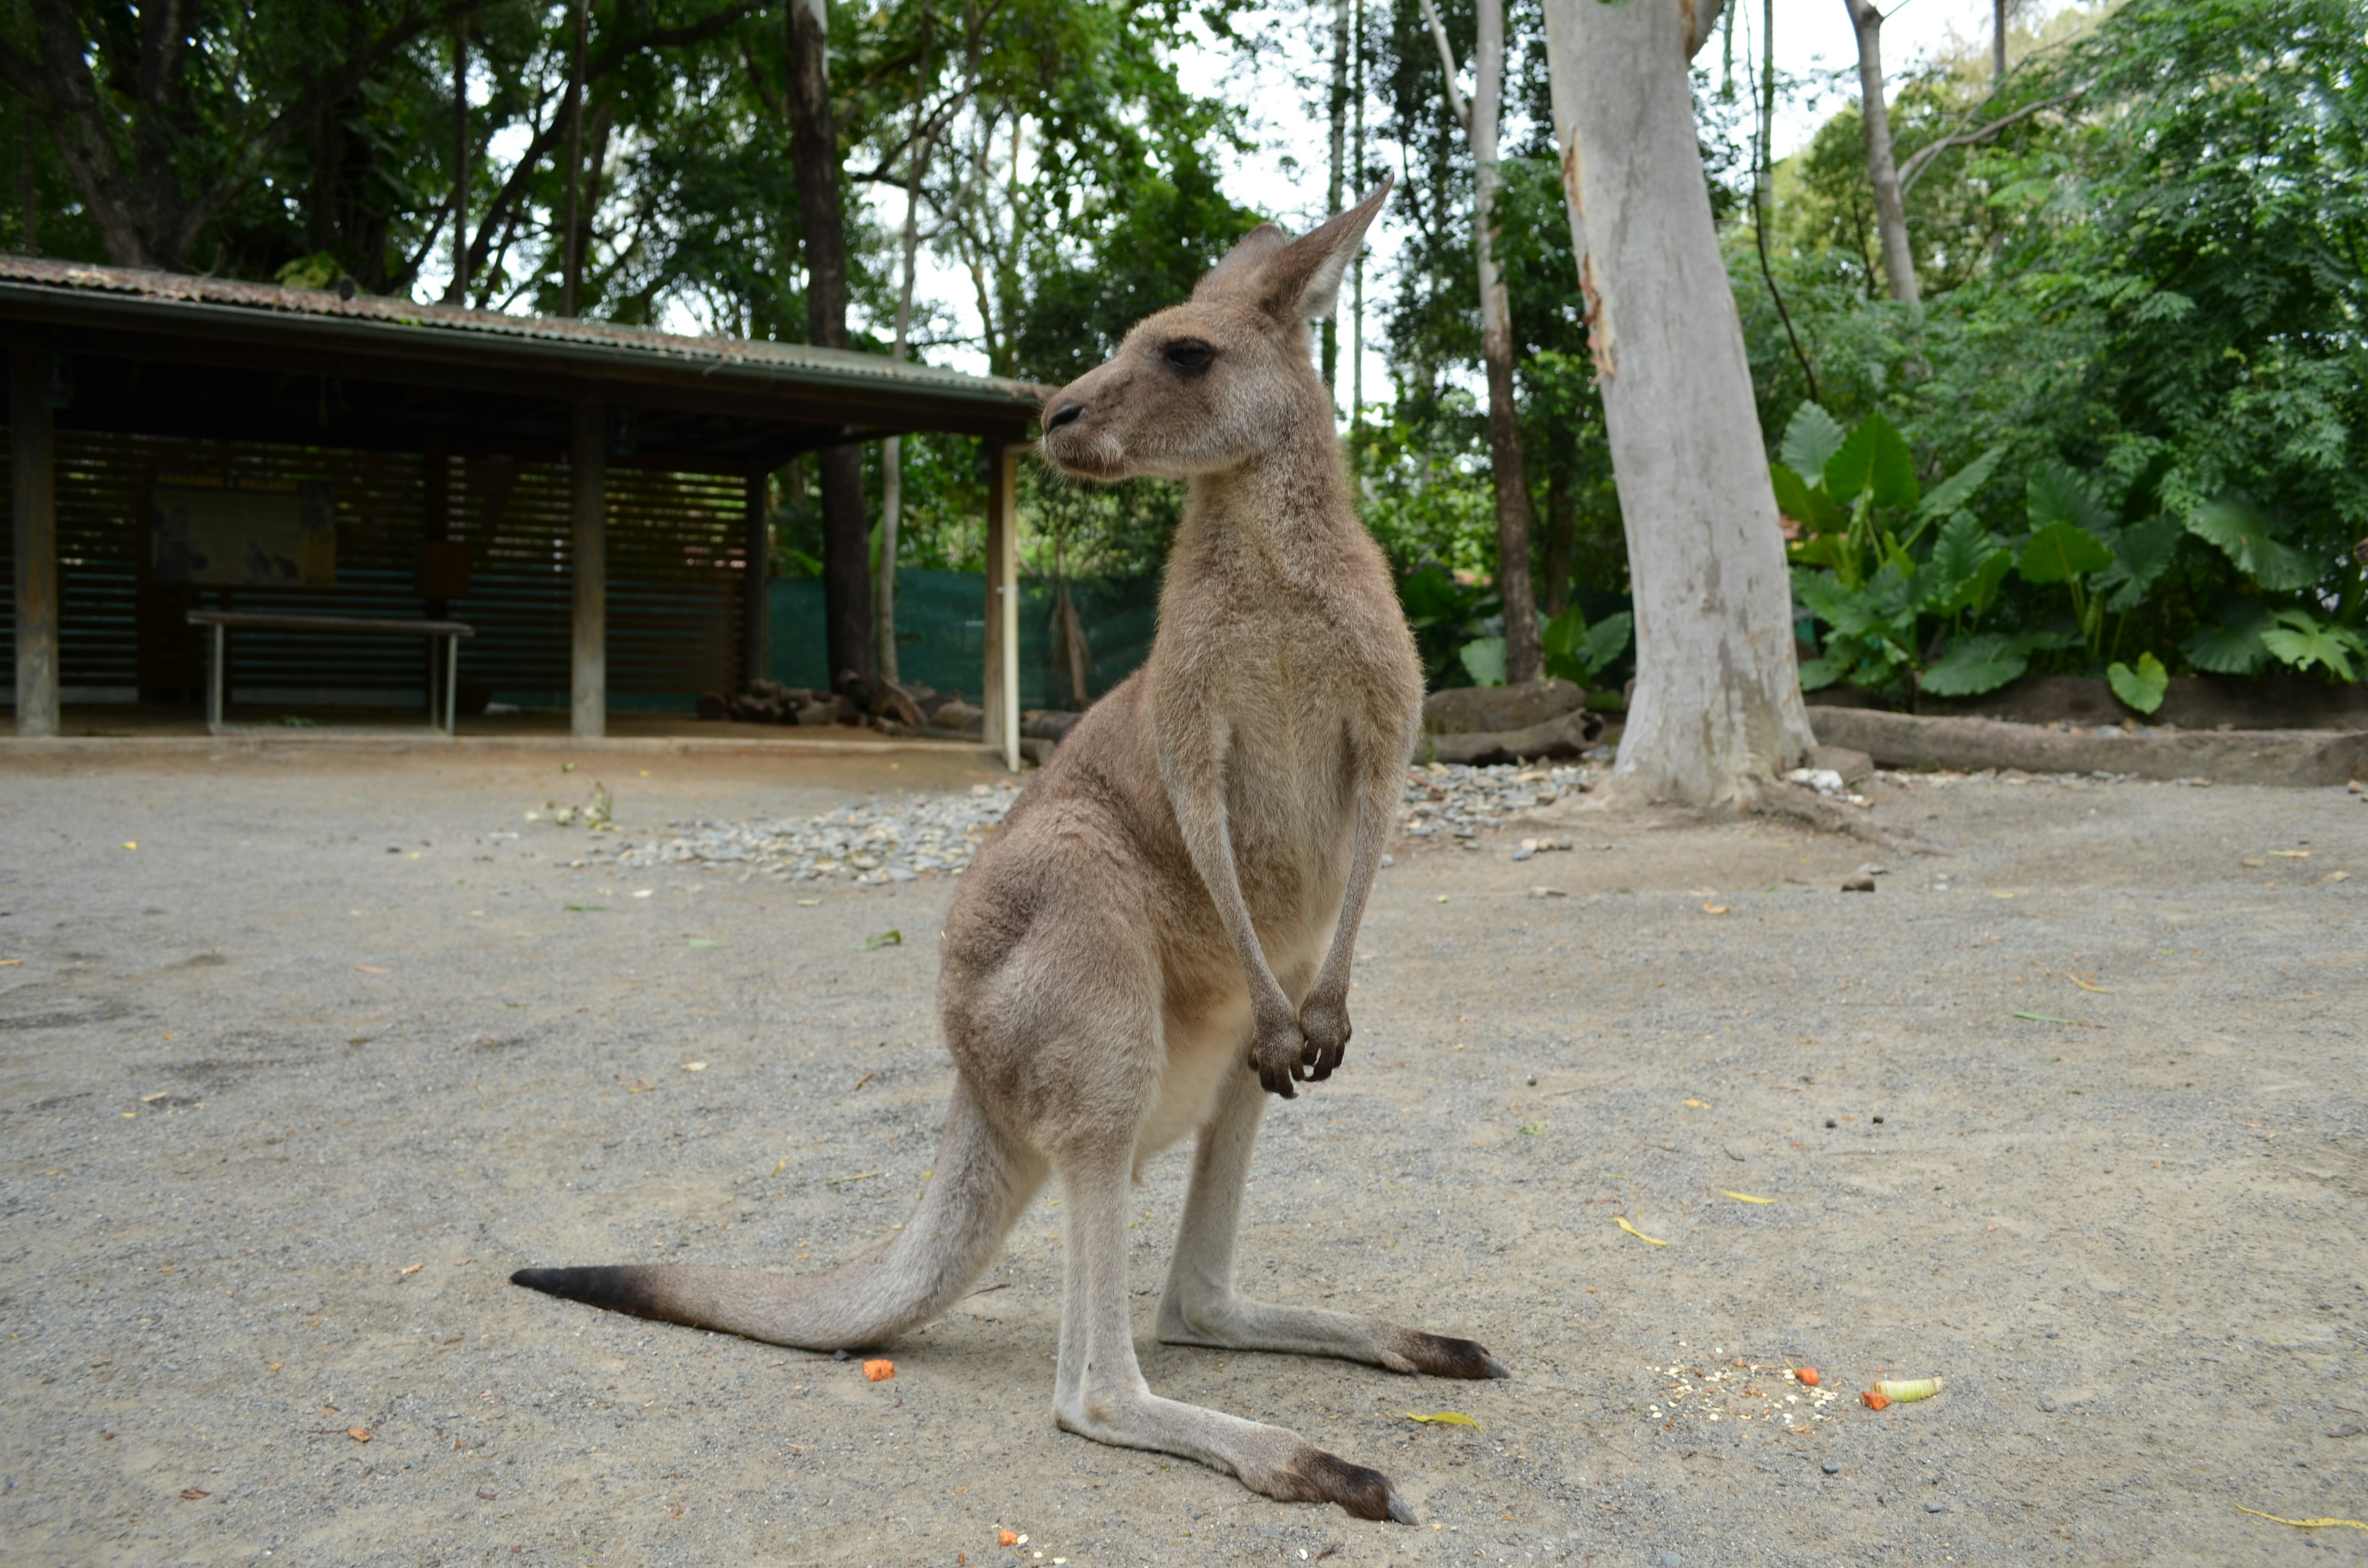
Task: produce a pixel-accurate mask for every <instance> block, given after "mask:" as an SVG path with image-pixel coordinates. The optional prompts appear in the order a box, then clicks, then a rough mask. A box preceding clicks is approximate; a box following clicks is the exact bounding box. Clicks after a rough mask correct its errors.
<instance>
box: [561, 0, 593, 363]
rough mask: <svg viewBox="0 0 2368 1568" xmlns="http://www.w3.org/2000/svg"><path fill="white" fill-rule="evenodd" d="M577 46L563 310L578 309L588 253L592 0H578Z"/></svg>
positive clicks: (570, 92)
mask: <svg viewBox="0 0 2368 1568" xmlns="http://www.w3.org/2000/svg"><path fill="white" fill-rule="evenodd" d="M570 8H571V9H572V10H573V11H574V12H575V50H574V52H572V53H571V54H570V55H569V56H568V64H567V182H566V191H567V196H566V207H565V211H564V214H563V216H562V217H561V219H560V225H561V233H562V235H563V238H562V240H561V243H560V253H559V313H560V314H561V315H563V316H572V315H574V314H575V290H576V287H577V285H578V283H579V282H580V281H581V279H582V278H583V273H584V257H583V255H582V253H581V252H580V251H579V250H578V249H577V248H576V240H577V237H578V235H579V234H580V233H581V232H582V231H581V229H580V228H579V226H578V224H577V222H576V215H577V210H578V208H579V205H580V201H581V196H582V191H581V187H582V186H583V183H584V49H585V45H586V41H587V37H586V35H587V33H588V31H589V28H590V25H591V24H590V12H591V8H592V0H575V4H574V6H572V7H570Z"/></svg>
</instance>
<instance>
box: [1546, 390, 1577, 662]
mask: <svg viewBox="0 0 2368 1568" xmlns="http://www.w3.org/2000/svg"><path fill="white" fill-rule="evenodd" d="M1561 434H1562V433H1561V432H1550V433H1549V434H1548V436H1547V437H1546V439H1547V441H1548V442H1549V446H1548V448H1547V452H1546V543H1545V551H1544V553H1545V560H1544V562H1543V566H1544V568H1545V574H1546V581H1545V600H1546V619H1548V620H1552V619H1554V617H1556V616H1558V615H1560V614H1561V613H1562V612H1563V611H1565V610H1566V609H1568V608H1570V549H1571V539H1572V536H1573V535H1575V534H1577V531H1578V474H1577V472H1576V470H1575V465H1574V464H1573V463H1572V461H1571V443H1570V442H1569V441H1568V440H1565V439H1559V438H1557V437H1559V436H1560V435H1561Z"/></svg>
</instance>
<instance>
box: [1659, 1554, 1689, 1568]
mask: <svg viewBox="0 0 2368 1568" xmlns="http://www.w3.org/2000/svg"><path fill="white" fill-rule="evenodd" d="M1684 1561H1685V1560H1684V1559H1683V1558H1681V1557H1679V1555H1678V1554H1677V1553H1676V1552H1674V1551H1665V1552H1663V1553H1661V1568H1679V1563H1681V1562H1684Z"/></svg>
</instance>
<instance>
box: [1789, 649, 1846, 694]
mask: <svg viewBox="0 0 2368 1568" xmlns="http://www.w3.org/2000/svg"><path fill="white" fill-rule="evenodd" d="M1850 663H1851V661H1850V655H1848V654H1847V653H1835V652H1833V651H1832V650H1831V649H1828V650H1827V651H1826V652H1825V653H1820V654H1818V655H1817V656H1816V658H1814V659H1811V660H1810V661H1809V662H1808V663H1807V664H1805V665H1802V666H1801V689H1802V690H1803V691H1823V690H1824V689H1825V688H1826V687H1829V686H1831V685H1833V684H1834V682H1836V681H1838V680H1839V679H1841V678H1842V676H1846V675H1848V674H1849V673H1850Z"/></svg>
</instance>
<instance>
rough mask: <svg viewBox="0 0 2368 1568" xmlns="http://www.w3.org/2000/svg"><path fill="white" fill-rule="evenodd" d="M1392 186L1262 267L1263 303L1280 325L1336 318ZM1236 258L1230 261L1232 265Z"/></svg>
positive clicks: (1260, 290)
mask: <svg viewBox="0 0 2368 1568" xmlns="http://www.w3.org/2000/svg"><path fill="white" fill-rule="evenodd" d="M1390 183H1391V182H1390V181H1389V180H1387V179H1383V181H1382V183H1381V187H1380V188H1378V189H1376V190H1375V191H1374V192H1373V193H1372V195H1371V196H1368V197H1367V198H1365V199H1364V200H1362V201H1360V202H1359V203H1357V205H1355V206H1354V207H1351V208H1349V210H1347V211H1345V212H1342V213H1340V214H1338V216H1336V217H1334V218H1332V219H1330V220H1329V221H1327V222H1326V223H1325V224H1324V225H1323V226H1322V227H1321V228H1317V229H1313V230H1310V231H1309V232H1308V233H1305V234H1303V235H1301V236H1300V237H1299V238H1298V239H1295V240H1293V241H1292V242H1291V244H1287V245H1284V246H1283V247H1282V248H1281V249H1280V250H1278V251H1276V252H1274V253H1273V254H1272V255H1271V256H1268V257H1267V258H1266V259H1265V262H1264V263H1263V265H1261V266H1260V267H1259V268H1258V303H1259V304H1260V305H1261V306H1263V307H1264V308H1265V309H1266V311H1267V313H1268V314H1269V315H1271V316H1273V317H1274V318H1275V319H1276V320H1277V321H1280V322H1283V323H1285V324H1292V323H1297V322H1304V321H1313V320H1315V318H1316V317H1318V316H1328V315H1330V314H1331V313H1332V306H1333V303H1334V302H1335V301H1337V300H1338V298H1339V296H1340V279H1341V278H1342V277H1343V276H1345V275H1346V274H1347V272H1348V270H1349V263H1350V262H1351V261H1353V260H1355V259H1356V256H1357V247H1358V246H1360V245H1361V244H1364V242H1365V231H1366V230H1367V229H1369V228H1371V227H1372V222H1373V220H1374V219H1375V218H1376V217H1378V216H1380V215H1381V210H1382V203H1383V202H1384V201H1386V200H1388V199H1389V195H1390ZM1232 259H1233V258H1232V257H1231V256H1228V257H1226V260H1227V261H1231V260H1232Z"/></svg>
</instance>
